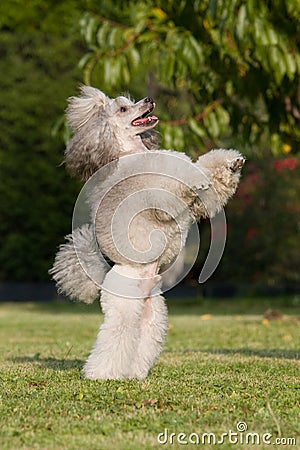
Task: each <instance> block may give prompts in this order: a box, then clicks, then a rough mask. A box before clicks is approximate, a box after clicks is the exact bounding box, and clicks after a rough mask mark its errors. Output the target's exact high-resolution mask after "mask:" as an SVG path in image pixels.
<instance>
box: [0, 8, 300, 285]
mask: <svg viewBox="0 0 300 450" xmlns="http://www.w3.org/2000/svg"><path fill="white" fill-rule="evenodd" d="M299 33H300V3H299V1H298V0H272V1H266V2H259V1H258V0H252V1H251V2H247V1H242V0H202V1H200V0H199V1H197V0H193V1H188V0H178V1H177V0H168V1H164V2H162V1H159V0H157V1H152V0H143V1H130V0H123V1H122V2H114V1H95V0H79V1H76V2H74V1H71V0H68V1H64V0H62V1H58V0H57V1H52V2H49V1H46V0H31V1H30V2H26V3H24V2H23V1H21V0H6V1H4V2H2V3H1V6H0V52H1V60H0V65H1V71H0V79H1V87H2V92H1V97H0V103H1V104H0V106H1V108H0V124H1V133H0V171H1V173H0V191H1V199H2V201H1V206H0V214H1V221H0V227H1V241H2V242H1V250H0V278H1V279H2V280H10V279H14V280H34V279H36V280H42V279H47V269H48V268H49V267H50V265H51V262H52V260H53V256H54V253H55V249H56V246H57V245H58V243H59V242H62V240H63V235H64V234H66V233H67V232H69V231H70V228H71V216H72V208H73V204H74V202H75V199H76V195H77V193H78V192H79V189H80V185H79V184H78V183H77V182H76V181H74V180H71V179H69V177H68V176H67V175H66V173H65V170H64V167H58V166H59V164H60V163H61V161H62V159H63V148H64V144H63V137H65V138H66V136H63V134H65V132H66V129H65V128H64V127H63V120H62V114H63V110H64V108H65V106H66V98H67V97H68V96H69V95H74V93H76V90H77V86H78V84H79V83H82V82H84V83H86V84H91V85H93V86H96V87H98V88H100V89H102V90H104V91H105V92H106V93H107V94H108V95H110V96H117V95H118V94H120V92H130V94H131V95H132V96H133V97H135V98H136V99H139V98H142V97H145V96H146V95H151V96H152V97H154V99H155V100H156V102H157V109H156V114H157V115H158V116H159V118H160V124H159V131H160V133H161V140H162V145H163V147H164V148H174V149H176V150H180V151H183V150H184V151H186V152H187V153H189V154H190V155H191V156H192V157H193V158H196V157H197V156H198V155H199V154H201V153H203V152H205V151H207V150H209V149H211V148H214V147H236V148H238V149H239V150H240V151H241V152H242V153H244V154H245V155H246V157H247V159H248V163H247V165H246V167H245V170H244V174H243V180H242V183H241V186H240V189H239V191H238V194H237V195H236V196H235V198H234V199H233V200H232V201H231V202H230V204H229V205H228V208H227V210H226V213H227V220H228V230H229V234H228V243H227V247H226V250H225V254H224V256H223V259H222V262H221V265H220V267H219V268H218V270H217V271H216V273H215V274H214V277H213V278H214V280H216V281H220V282H224V281H233V282H244V283H258V284H259V283H262V284H268V285H277V284H288V285H290V284H297V283H299V281H300V280H299V266H300V264H299V262H300V261H299V248H300V245H299V244H300V241H299V225H300V219H299V212H300V205H299V193H300V189H299V188H300V186H299V154H300V142H299V141H300V127H299V123H300V81H299V80H300V78H299V74H300V50H299ZM60 130H61V131H62V133H58V131H60ZM201 227H202V234H203V236H204V237H205V238H204V239H203V240H204V241H206V242H209V236H208V234H209V226H208V224H206V223H205V222H204V223H203V225H202V226H201ZM204 250H205V246H204V249H203V251H204ZM199 263H201V255H200V260H199Z"/></svg>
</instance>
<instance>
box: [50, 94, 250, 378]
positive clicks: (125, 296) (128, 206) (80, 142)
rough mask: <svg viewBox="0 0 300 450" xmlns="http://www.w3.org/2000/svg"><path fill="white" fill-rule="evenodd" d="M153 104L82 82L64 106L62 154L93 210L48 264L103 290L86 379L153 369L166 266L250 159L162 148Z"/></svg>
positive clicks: (65, 278)
mask: <svg viewBox="0 0 300 450" xmlns="http://www.w3.org/2000/svg"><path fill="white" fill-rule="evenodd" d="M154 107H155V104H154V101H153V100H152V99H151V98H149V97H147V98H145V99H143V100H141V101H139V102H137V103H134V102H132V101H131V100H130V99H128V98H126V97H118V98H117V99H110V98H108V97H107V96H106V95H105V94H104V93H103V92H101V91H99V90H98V89H95V88H92V87H87V86H83V87H82V89H81V96H79V97H71V99H70V102H69V107H68V110H67V117H68V122H69V124H70V126H71V127H72V129H73V131H74V137H73V139H72V140H71V141H70V144H69V145H68V147H67V149H66V154H65V162H66V165H67V168H68V169H69V170H70V172H71V173H72V174H74V175H77V176H79V177H81V178H82V179H83V180H88V181H87V183H86V185H85V187H84V192H85V196H86V199H87V202H88V204H89V208H90V217H87V218H86V220H85V221H86V224H84V220H82V219H80V220H81V222H80V220H79V222H77V225H79V226H78V227H77V228H76V227H73V230H74V231H73V233H72V235H69V236H67V243H66V244H63V245H62V246H61V247H60V250H59V252H58V253H57V255H56V259H55V263H54V266H53V268H52V269H51V271H50V273H51V274H52V275H53V278H54V279H55V281H56V283H57V286H58V289H59V291H60V292H63V293H65V294H67V295H69V296H70V297H71V298H76V299H79V300H81V301H84V302H86V303H91V302H92V301H94V299H95V298H97V296H98V295H99V292H100V290H101V297H100V302H101V306H102V311H103V314H104V322H103V324H102V325H101V327H100V330H99V333H98V336H97V340H96V342H95V345H94V347H93V350H92V352H91V354H90V356H89V358H88V360H87V362H86V364H85V366H84V369H83V372H84V375H85V377H86V378H90V379H98V378H102V379H121V378H145V377H146V376H147V374H148V372H149V369H150V368H151V366H152V365H153V363H154V361H155V359H156V358H157V357H158V356H159V354H160V353H161V351H162V348H163V345H164V341H165V337H166V333H167V328H168V321H167V308H166V305H165V301H164V298H163V297H162V295H161V293H160V289H159V284H160V281H161V275H160V271H161V270H162V267H163V266H165V265H166V264H170V263H172V262H173V261H174V259H176V257H177V255H178V254H180V252H181V250H182V248H183V246H184V244H185V240H186V237H187V234H188V231H189V228H190V227H191V225H192V223H193V222H194V221H196V220H199V219H200V218H201V217H213V216H214V215H215V214H216V213H217V212H218V211H220V209H221V208H222V207H223V206H224V205H225V204H226V202H227V200H228V199H229V198H230V197H231V196H232V195H233V194H234V192H235V190H236V188H237V185H238V182H239V178H240V170H241V168H242V166H243V164H244V158H243V157H242V156H241V155H240V153H239V152H237V151H236V150H223V149H220V150H212V151H210V152H208V153H207V154H205V155H203V156H201V157H200V158H199V159H198V161H197V162H196V163H192V161H191V160H190V158H189V157H188V156H187V155H185V154H183V153H179V152H174V151H168V150H160V149H159V148H158V144H157V140H156V138H155V134H154V132H153V130H151V129H152V128H153V127H154V126H155V125H156V124H157V122H158V119H157V117H155V116H153V115H150V114H151V113H152V111H153V109H154ZM77 215H78V214H77ZM79 215H80V214H79ZM75 219H76V218H75ZM74 223H75V224H76V220H75V221H74V218H73V224H74ZM103 255H104V256H105V257H108V258H109V259H110V260H111V261H112V262H113V263H114V266H113V268H112V269H110V267H109V266H108V264H107V263H106V261H105V259H104V257H103ZM109 269H110V270H109Z"/></svg>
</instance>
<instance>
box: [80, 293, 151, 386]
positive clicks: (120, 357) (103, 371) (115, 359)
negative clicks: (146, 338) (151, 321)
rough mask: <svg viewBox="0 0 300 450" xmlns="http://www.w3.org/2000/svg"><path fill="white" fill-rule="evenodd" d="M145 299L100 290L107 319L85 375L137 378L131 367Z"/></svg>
mask: <svg viewBox="0 0 300 450" xmlns="http://www.w3.org/2000/svg"><path fill="white" fill-rule="evenodd" d="M143 303H144V301H143V299H129V298H122V297H119V296H116V295H113V294H112V293H109V292H107V291H102V293H101V306H102V310H103V313H104V322H103V324H102V325H101V326H100V330H99V333H98V336H97V339H96V342H95V344H94V347H93V349H92V352H91V354H90V356H89V357H88V360H87V362H86V364H85V366H84V368H83V374H84V376H85V378H89V379H92V380H96V379H124V378H134V376H133V374H132V367H133V362H134V357H135V355H136V350H137V347H138V343H139V339H140V318H141V314H142V309H143Z"/></svg>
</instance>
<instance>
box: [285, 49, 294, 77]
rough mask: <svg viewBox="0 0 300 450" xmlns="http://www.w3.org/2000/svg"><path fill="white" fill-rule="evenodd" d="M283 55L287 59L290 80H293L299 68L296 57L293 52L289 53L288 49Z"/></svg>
mask: <svg viewBox="0 0 300 450" xmlns="http://www.w3.org/2000/svg"><path fill="white" fill-rule="evenodd" d="M283 56H284V60H285V67H286V72H287V76H288V77H289V79H290V80H293V79H294V76H295V72H296V69H297V65H296V59H295V57H294V56H293V55H292V54H291V53H288V52H287V51H286V52H284V53H283Z"/></svg>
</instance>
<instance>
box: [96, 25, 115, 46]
mask: <svg viewBox="0 0 300 450" xmlns="http://www.w3.org/2000/svg"><path fill="white" fill-rule="evenodd" d="M110 30H111V26H110V24H109V23H108V22H103V24H102V25H101V26H100V27H99V29H98V31H97V35H96V41H97V44H98V46H99V47H100V48H106V47H107V37H108V34H109V33H110Z"/></svg>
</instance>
